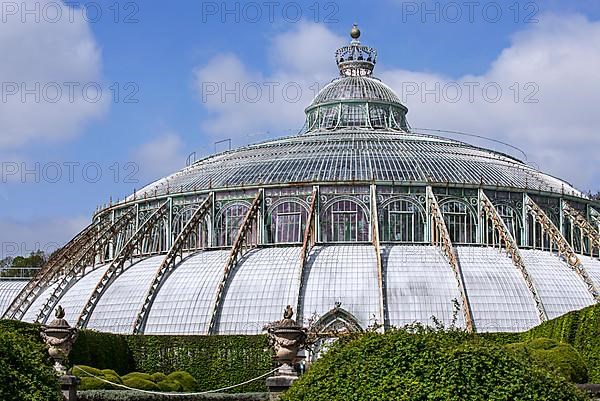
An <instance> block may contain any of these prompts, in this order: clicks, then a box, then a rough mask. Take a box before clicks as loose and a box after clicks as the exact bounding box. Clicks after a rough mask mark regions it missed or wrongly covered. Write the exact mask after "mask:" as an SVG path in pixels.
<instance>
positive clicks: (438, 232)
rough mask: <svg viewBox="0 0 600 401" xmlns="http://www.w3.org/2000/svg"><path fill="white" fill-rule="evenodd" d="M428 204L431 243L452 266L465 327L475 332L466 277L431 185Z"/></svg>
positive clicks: (428, 188)
mask: <svg viewBox="0 0 600 401" xmlns="http://www.w3.org/2000/svg"><path fill="white" fill-rule="evenodd" d="M427 205H428V208H429V215H430V217H431V220H432V224H431V243H432V244H433V245H437V246H439V247H440V250H441V251H442V254H443V255H444V256H445V257H446V260H447V261H448V263H449V264H450V267H451V268H452V272H453V273H454V277H455V278H456V282H457V284H458V291H459V293H460V297H461V300H462V308H461V309H462V311H463V315H464V318H465V328H466V329H467V331H468V332H473V331H474V330H475V327H474V325H473V315H472V313H471V306H470V304H469V298H468V296H467V291H466V288H465V284H464V279H463V275H462V271H461V268H460V264H459V263H458V258H457V257H456V252H455V251H454V246H453V245H452V241H451V240H450V233H449V232H448V228H447V227H446V222H445V221H444V215H443V214H442V210H441V209H440V206H439V204H438V201H437V198H436V197H435V194H434V193H433V190H432V189H431V187H430V186H428V187H427Z"/></svg>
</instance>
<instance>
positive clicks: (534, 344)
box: [507, 338, 588, 383]
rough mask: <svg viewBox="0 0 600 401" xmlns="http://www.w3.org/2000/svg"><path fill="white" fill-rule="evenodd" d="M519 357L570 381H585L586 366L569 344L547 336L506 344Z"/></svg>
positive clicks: (586, 375)
mask: <svg viewBox="0 0 600 401" xmlns="http://www.w3.org/2000/svg"><path fill="white" fill-rule="evenodd" d="M507 348H508V349H510V350H511V351H513V352H516V353H517V354H518V355H519V357H520V358H522V359H524V360H526V361H527V362H529V363H533V364H535V365H537V366H538V367H540V368H543V369H545V370H547V371H549V372H552V373H555V374H557V375H559V376H562V377H564V378H565V379H567V380H568V381H570V382H571V383H587V381H588V373H587V366H586V365H585V362H584V360H583V359H582V358H581V356H580V355H579V353H578V352H577V351H576V350H575V348H573V347H572V346H570V345H569V344H565V343H559V342H558V341H556V340H551V339H548V338H536V339H534V340H530V341H527V342H521V343H515V344H509V345H507Z"/></svg>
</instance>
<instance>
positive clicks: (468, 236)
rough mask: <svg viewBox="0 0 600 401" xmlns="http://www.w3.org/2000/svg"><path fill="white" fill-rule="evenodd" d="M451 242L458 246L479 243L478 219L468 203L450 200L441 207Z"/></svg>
mask: <svg viewBox="0 0 600 401" xmlns="http://www.w3.org/2000/svg"><path fill="white" fill-rule="evenodd" d="M440 208H441V209H442V213H443V214H444V221H445V222H446V227H447V228H448V232H449V234H450V240H451V241H452V242H453V243H457V244H473V243H475V242H477V219H476V218H475V214H474V213H473V212H472V210H471V209H470V208H469V206H467V204H466V203H464V202H461V201H458V200H450V201H448V202H446V203H444V204H442V205H440Z"/></svg>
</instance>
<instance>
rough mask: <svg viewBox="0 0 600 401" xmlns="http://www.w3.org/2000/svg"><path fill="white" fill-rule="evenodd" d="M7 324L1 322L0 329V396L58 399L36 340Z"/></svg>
mask: <svg viewBox="0 0 600 401" xmlns="http://www.w3.org/2000/svg"><path fill="white" fill-rule="evenodd" d="M8 326H10V324H7V323H5V322H3V323H2V328H1V329H0V400H2V401H62V400H63V398H62V394H61V392H60V387H59V384H58V380H57V378H56V376H55V375H54V371H53V369H52V368H51V367H50V365H49V364H48V358H46V350H45V348H44V347H43V346H42V345H41V343H40V341H39V340H33V339H32V338H31V337H30V336H29V335H23V333H22V332H20V330H16V331H12V330H10V329H7V327H8ZM14 327H19V325H18V324H16V325H15V326H14ZM38 337H39V334H38Z"/></svg>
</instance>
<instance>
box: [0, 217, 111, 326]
mask: <svg viewBox="0 0 600 401" xmlns="http://www.w3.org/2000/svg"><path fill="white" fill-rule="evenodd" d="M100 226H101V223H99V220H96V221H95V222H94V223H92V224H90V225H88V226H87V227H86V228H84V229H83V230H82V231H81V232H80V233H79V234H77V235H76V236H75V237H74V238H73V239H72V240H71V241H69V242H68V243H67V244H66V245H65V246H63V247H62V248H61V249H60V250H58V251H57V252H55V254H54V255H53V256H52V257H51V258H50V259H49V260H48V261H47V262H46V263H45V264H44V266H43V267H42V269H40V271H39V272H38V273H37V274H36V275H35V277H33V278H32V279H31V280H30V281H29V282H28V283H27V285H26V286H25V287H24V288H23V289H22V290H21V291H20V292H19V294H18V295H17V297H16V298H15V299H14V301H13V302H12V303H11V305H10V306H9V308H8V309H7V310H6V312H5V313H4V315H3V316H2V318H3V319H16V320H21V319H22V318H23V316H24V315H25V312H27V309H29V307H30V306H31V304H32V303H33V301H34V300H35V299H36V298H37V296H38V295H39V294H40V292H42V290H43V289H44V288H45V287H46V286H47V285H48V283H49V282H51V281H52V279H54V277H55V276H56V275H57V274H58V273H59V271H60V270H62V269H61V267H62V266H61V265H63V264H64V262H65V260H69V259H70V258H71V257H72V255H73V254H74V253H77V252H78V251H79V250H80V249H81V247H82V246H83V245H84V244H85V243H87V242H88V241H90V240H91V239H92V238H93V237H94V236H95V235H96V231H97V230H98V228H99V227H100Z"/></svg>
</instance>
